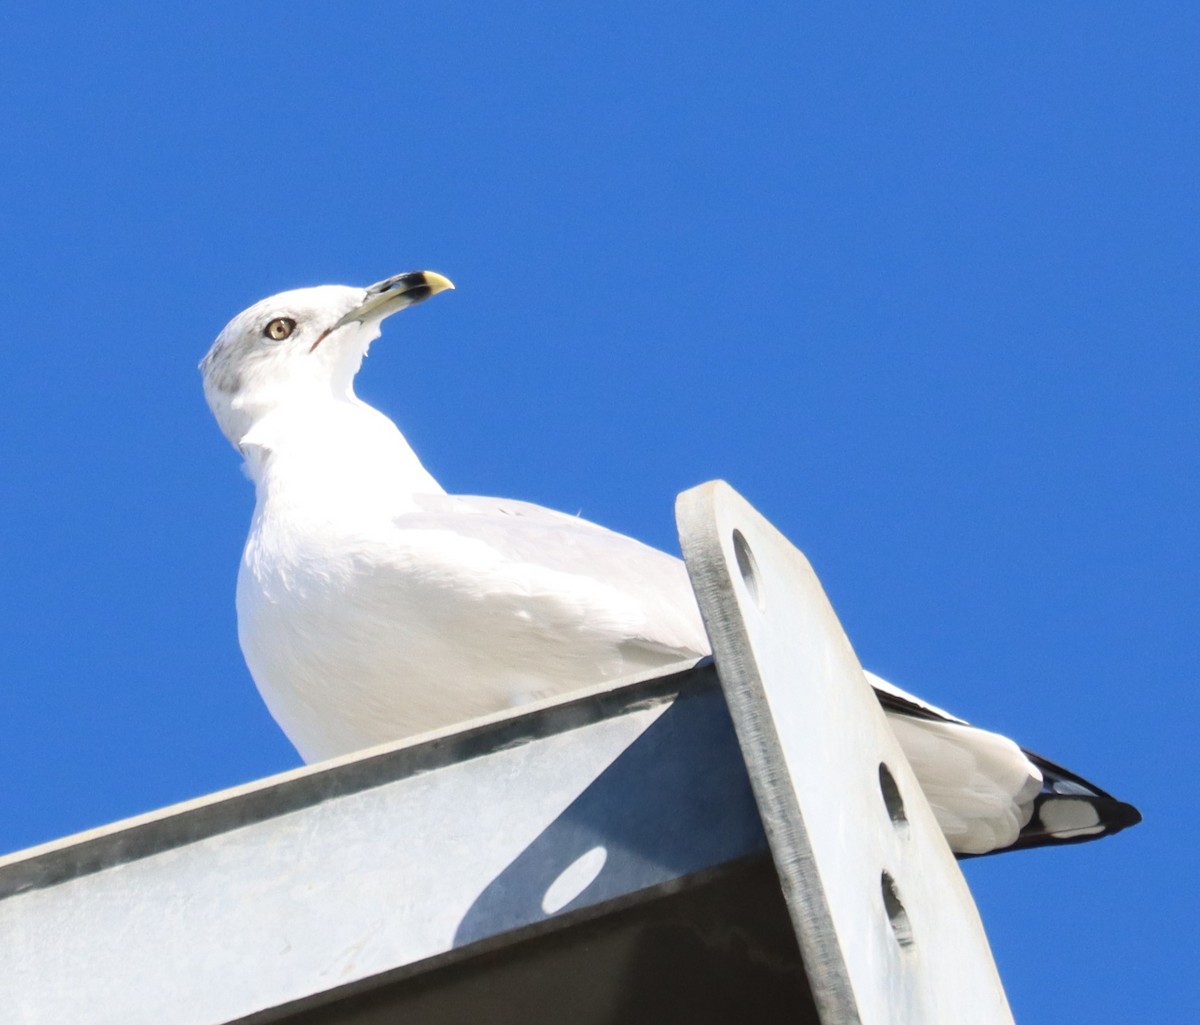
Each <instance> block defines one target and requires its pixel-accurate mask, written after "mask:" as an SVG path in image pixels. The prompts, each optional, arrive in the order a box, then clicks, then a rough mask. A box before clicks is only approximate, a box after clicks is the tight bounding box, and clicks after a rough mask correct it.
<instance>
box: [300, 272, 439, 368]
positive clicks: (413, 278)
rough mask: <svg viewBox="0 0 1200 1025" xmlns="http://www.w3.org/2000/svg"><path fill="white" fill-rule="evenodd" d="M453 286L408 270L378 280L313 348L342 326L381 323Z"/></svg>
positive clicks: (435, 275)
mask: <svg viewBox="0 0 1200 1025" xmlns="http://www.w3.org/2000/svg"><path fill="white" fill-rule="evenodd" d="M453 287H454V283H453V282H452V281H451V280H450V279H449V278H447V277H443V276H442V275H441V274H438V273H437V272H435V271H431V270H414V271H409V272H408V273H406V274H397V275H395V276H394V277H390V278H386V279H385V280H383V281H379V282H377V283H376V284H374V285H371V286H370V287H368V288H367V297H366V299H365V300H363V302H362V303H361V304H360V305H358V306H356V307H354V309H352V310H351V311H350V312H349V313H347V314H346V315H345V316H344V317H342V319H341V320H339V321H338V322H337V323H336V324H334V325H333V327H331V328H330V329H329V330H328V331H326V332H325V334H323V335H321V337H320V338H318V339H317V341H316V343H315V344H314V345H313V348H314V349H315V348H316V347H317V346H318V345H320V344H321V342H322V341H323V340H324V339H325V337H326V336H327V335H329V334H331V333H332V332H334V331H336V330H337V329H338V328H339V327H345V326H346V325H347V324H353V323H354V322H355V321H358V322H360V323H362V322H366V321H379V320H383V318H384V317H390V316H391V315H392V314H393V313H397V312H398V311H400V310H402V309H404V308H405V307H407V306H414V305H416V304H417V303H419V302H424V301H425V300H426V299H428V298H429V297H430V296H431V295H437V294H438V292H445V291H447V290H448V289H451V288H453Z"/></svg>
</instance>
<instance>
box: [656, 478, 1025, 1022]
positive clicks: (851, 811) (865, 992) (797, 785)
mask: <svg viewBox="0 0 1200 1025" xmlns="http://www.w3.org/2000/svg"><path fill="white" fill-rule="evenodd" d="M676 515H677V519H678V522H679V528H680V538H681V541H682V544H683V552H684V558H685V560H686V562H687V564H688V571H689V573H690V574H691V578H692V586H693V588H694V589H695V591H696V595H697V599H698V600H699V602H700V608H701V611H702V613H703V614H704V619H705V625H706V627H707V629H708V633H709V637H710V639H711V640H712V643H713V651H714V655H715V658H716V662H717V666H718V669H719V672H720V676H721V684H722V687H723V688H724V690H725V695H726V699H727V701H728V704H729V709H730V713H731V716H732V718H733V722H734V726H735V728H736V730H737V734H738V739H739V741H740V744H741V748H742V754H743V756H744V758H745V761H746V765H747V767H748V769H749V774H750V779H751V782H752V784H753V787H754V794H755V798H756V800H757V802H758V807H759V811H760V813H761V815H762V820H763V825H764V826H765V830H766V834H767V839H768V841H769V843H770V847H771V852H772V856H773V858H774V860H775V866H776V869H777V871H778V872H779V877H780V881H781V884H782V887H783V893H784V896H785V898H786V900H787V902H788V906H789V909H790V912H791V916H792V921H793V923H794V926H795V929H796V935H797V938H798V940H799V944H800V951H801V955H802V957H803V960H804V965H805V970H806V971H807V972H808V977H809V982H810V984H811V987H812V992H813V997H814V999H815V1001H816V1004H817V1007H818V1009H819V1011H820V1014H821V1020H822V1022H823V1023H824V1025H835V1023H836V1025H843V1023H844V1025H850V1023H862V1025H883V1023H891V1025H896V1023H912V1025H917V1023H920V1025H942V1023H944V1025H951V1023H953V1025H961V1023H962V1022H972V1023H974V1025H1001V1023H1011V1021H1012V1016H1011V1014H1010V1012H1009V1009H1008V1003H1007V1000H1006V999H1005V996H1004V990H1003V987H1002V986H1001V984H1000V978H999V976H998V974H997V972H996V968H995V964H994V963H993V961H992V956H991V951H990V949H989V947H988V943H987V938H986V936H985V935H984V931H983V926H982V925H981V923H980V921H979V915H978V912H977V911H976V908H975V904H974V901H973V900H972V899H971V894H970V891H969V890H968V889H967V885H966V882H965V881H964V879H963V877H962V873H961V872H960V871H959V869H958V866H957V864H956V863H955V860H954V856H953V855H952V854H951V852H950V849H949V847H948V846H947V844H946V841H945V839H944V838H943V836H942V833H941V831H940V830H939V829H938V827H937V824H936V822H935V821H934V818H933V813H932V811H931V810H930V808H929V805H928V803H927V802H926V800H925V797H924V795H923V794H922V793H921V790H920V788H919V786H918V785H917V781H916V779H915V778H914V776H913V774H912V770H911V769H910V768H909V765H908V763H907V761H906V760H905V758H904V755H903V754H902V753H901V751H900V749H899V746H898V745H897V742H896V739H895V737H894V736H893V734H892V731H891V729H890V728H889V727H888V725H887V722H886V720H885V719H884V716H883V712H882V711H881V709H880V707H879V703H878V701H877V700H876V699H875V697H874V695H873V694H872V692H871V689H870V687H869V686H868V685H867V682H866V680H865V678H864V677H863V673H862V667H861V666H860V665H859V663H858V659H857V658H856V656H855V654H854V651H853V649H852V648H851V646H850V642H849V641H848V640H847V639H846V636H845V633H844V632H843V631H842V628H841V624H840V623H839V622H838V619H837V616H836V615H835V613H834V611H833V609H832V608H831V607H830V605H829V601H828V599H827V598H826V597H825V593H824V591H823V590H822V588H821V585H820V582H819V581H818V580H817V577H816V575H815V574H814V573H813V570H812V567H811V566H810V565H809V563H808V560H807V559H806V558H805V557H804V556H803V555H802V554H801V553H800V552H799V551H798V550H797V549H796V548H794V547H793V546H792V545H791V544H790V543H789V542H788V541H787V539H786V538H784V537H783V536H782V535H781V534H780V533H779V532H778V531H776V530H775V528H774V527H772V526H771V524H769V523H768V522H767V521H766V520H765V519H763V517H762V516H760V515H759V514H758V513H757V512H756V511H755V510H754V509H753V508H752V507H751V506H750V505H749V504H748V503H747V502H746V501H745V500H744V499H742V498H741V496H740V495H738V494H737V493H736V492H735V491H733V489H731V488H730V487H729V486H728V485H726V484H724V483H722V482H713V483H710V484H705V485H701V486H700V487H698V488H694V489H692V490H691V491H687V492H685V493H684V494H682V495H681V496H680V498H679V502H678V504H677V507H676Z"/></svg>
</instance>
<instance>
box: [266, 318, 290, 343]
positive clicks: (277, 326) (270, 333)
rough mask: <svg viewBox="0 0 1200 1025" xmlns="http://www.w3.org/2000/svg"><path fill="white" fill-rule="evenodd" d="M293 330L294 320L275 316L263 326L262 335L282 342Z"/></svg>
mask: <svg viewBox="0 0 1200 1025" xmlns="http://www.w3.org/2000/svg"><path fill="white" fill-rule="evenodd" d="M295 330H296V322H295V321H294V320H292V318H291V317H276V318H275V319H274V320H273V321H271V323H269V324H268V325H267V326H266V327H265V328H263V335H264V336H265V337H267V338H271V339H274V340H275V341H277V342H282V341H283V340H284V339H285V338H287V337H288V336H289V335H291V333H292V332H293V331H295Z"/></svg>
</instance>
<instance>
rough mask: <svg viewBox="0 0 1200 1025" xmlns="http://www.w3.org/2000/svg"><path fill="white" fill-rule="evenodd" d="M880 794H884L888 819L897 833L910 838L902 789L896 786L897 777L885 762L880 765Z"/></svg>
mask: <svg viewBox="0 0 1200 1025" xmlns="http://www.w3.org/2000/svg"><path fill="white" fill-rule="evenodd" d="M879 792H880V793H881V794H883V804H884V807H886V808H887V813H888V817H889V818H890V819H891V820H892V825H893V826H895V827H896V832H897V833H899V834H900V835H901V836H908V816H907V815H906V814H905V812H904V798H902V797H901V796H900V788H899V787H898V786H896V777H895V776H893V775H892V770H891V769H889V768H888V767H887V764H886V763H885V762H880V763H879Z"/></svg>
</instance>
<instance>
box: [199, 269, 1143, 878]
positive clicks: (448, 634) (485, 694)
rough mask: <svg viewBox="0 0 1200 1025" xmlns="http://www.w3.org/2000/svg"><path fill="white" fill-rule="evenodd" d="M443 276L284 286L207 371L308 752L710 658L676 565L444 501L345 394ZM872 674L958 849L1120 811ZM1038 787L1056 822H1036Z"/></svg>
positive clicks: (250, 636)
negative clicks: (239, 474) (385, 335)
mask: <svg viewBox="0 0 1200 1025" xmlns="http://www.w3.org/2000/svg"><path fill="white" fill-rule="evenodd" d="M450 287H452V286H451V285H450V283H449V282H448V281H446V279H445V278H442V277H441V276H440V275H435V274H432V273H428V272H414V273H411V274H404V275H398V276H397V277H394V278H389V279H388V280H386V281H383V282H380V283H379V284H378V285H373V286H371V287H370V288H368V289H361V288H345V287H339V286H323V287H320V288H310V289H302V290H298V291H293V292H285V293H282V294H280V295H277V296H273V297H272V298H270V299H265V300H263V301H262V302H260V303H258V304H256V305H255V306H252V307H251V308H250V309H248V310H246V311H245V312H243V313H241V314H239V315H238V316H237V317H235V318H234V319H233V320H232V321H231V322H230V323H229V325H228V326H227V327H226V328H225V329H224V331H222V332H221V334H220V336H219V337H218V338H217V340H216V342H215V344H214V345H213V347H212V349H211V350H210V351H209V353H208V355H207V356H206V357H205V358H204V360H203V362H202V363H201V370H202V373H203V375H204V387H205V394H206V397H207V399H208V402H209V405H210V407H211V408H212V411H213V414H214V415H215V416H216V418H217V421H218V423H219V424H220V426H221V429H222V430H223V431H224V433H225V435H226V437H228V438H229V440H230V441H231V442H232V443H233V444H234V445H235V446H236V447H237V448H238V449H239V451H240V452H241V453H242V455H243V456H244V457H245V460H246V466H247V469H248V472H249V474H250V476H251V478H252V479H253V480H254V483H255V487H256V491H257V504H256V507H255V511H254V518H253V521H252V524H251V528H250V534H249V537H248V538H247V541H246V547H245V553H244V555H243V559H242V564H241V570H240V573H239V576H238V590H237V609H238V636H239V639H240V641H241V645H242V650H243V652H244V654H245V657H246V662H247V665H248V666H249V668H250V672H251V674H252V676H253V677H254V680H255V682H256V684H257V686H258V688H259V691H260V692H261V693H262V696H263V698H264V700H265V701H266V703H267V705H268V707H269V708H270V710H271V713H272V715H274V717H275V719H276V720H277V721H278V722H279V724H280V726H281V727H282V728H283V730H284V731H285V732H286V733H287V735H288V737H289V738H290V739H291V741H292V743H294V744H295V746H296V748H297V749H298V750H299V752H300V754H301V755H302V756H303V757H304V758H305V759H306V760H307V761H316V760H319V759H324V758H329V757H332V756H335V755H340V754H344V753H347V752H350V751H354V750H357V749H360V748H363V747H366V746H369V745H372V744H376V743H382V742H386V741H391V740H395V739H398V738H401V737H404V736H409V735H412V734H415V733H418V732H423V731H425V730H428V729H432V728H435V727H439V726H445V725H449V724H453V723H456V722H460V721H463V720H466V719H470V718H473V717H475V716H480V715H484V714H487V713H490V712H495V711H497V710H499V709H503V708H506V707H511V706H513V705H517V704H520V703H523V702H527V701H530V700H533V699H536V698H539V697H545V696H549V695H552V694H556V693H562V692H566V691H569V690H574V689H577V688H579V687H584V686H587V685H590V684H594V683H597V682H600V681H602V680H606V679H613V678H617V677H621V676H625V675H629V674H631V673H634V672H638V671H641V670H647V669H654V668H657V667H660V666H666V665H669V664H671V663H677V662H679V661H681V660H683V659H687V658H692V657H696V658H698V657H700V656H702V655H704V654H707V652H708V641H707V638H706V635H705V632H704V628H703V625H702V623H701V620H700V616H699V612H698V611H697V609H696V606H695V602H694V599H693V597H692V591H691V587H690V585H689V583H688V579H687V574H686V572H685V570H684V567H683V564H682V563H681V562H680V561H679V560H678V559H675V558H673V557H671V556H669V555H666V554H664V553H662V552H659V551H656V550H655V549H652V548H649V547H647V546H646V545H643V544H641V543H639V542H637V541H634V540H632V539H631V538H628V537H624V536H622V535H620V534H616V533H614V532H612V531H609V530H606V529H604V528H603V527H599V526H596V525H594V524H591V523H589V522H587V521H586V520H582V519H579V518H577V517H571V516H567V515H564V514H562V513H557V512H552V511H550V510H548V509H543V508H541V507H539V506H534V505H530V504H528V503H523V502H515V501H503V500H499V499H490V498H477V497H467V496H453V495H447V494H446V493H445V492H444V491H443V489H442V488H441V487H440V486H439V485H438V484H437V482H436V481H435V480H434V479H433V478H432V477H431V476H430V475H429V473H428V472H427V471H426V470H425V469H424V467H422V466H421V463H420V461H419V460H418V458H417V457H416V455H415V454H414V452H413V451H412V449H411V448H410V447H409V445H408V443H407V442H406V441H405V439H404V437H403V436H402V435H401V434H400V432H399V430H398V429H397V428H396V426H395V425H394V424H393V423H392V422H391V420H389V419H388V418H387V417H385V416H384V415H383V414H381V413H379V412H378V411H377V410H375V409H373V408H371V407H370V406H368V405H366V404H365V403H363V402H362V401H361V400H359V399H358V398H357V397H356V396H355V394H354V389H353V380H354V375H355V374H356V373H357V371H358V369H359V366H360V364H361V362H362V358H363V356H364V355H365V353H366V351H367V348H368V346H369V345H370V343H371V341H372V340H373V339H375V338H376V337H378V335H379V330H380V328H379V325H380V323H381V321H382V320H383V318H384V317H386V316H387V315H389V314H390V313H392V312H394V311H395V310H397V309H401V308H403V307H404V306H407V305H411V304H412V303H414V302H417V301H420V300H421V299H424V298H426V297H427V296H429V295H431V294H434V293H436V292H439V291H442V290H443V289H446V288H450ZM872 683H873V684H874V685H875V687H876V690H877V692H878V693H879V695H880V700H881V702H882V703H883V704H884V707H885V711H887V713H888V715H889V717H890V719H891V722H892V725H893V728H894V729H895V731H896V735H897V738H898V739H899V742H900V744H901V746H902V747H903V749H904V751H905V754H906V755H907V756H908V758H909V761H910V762H911V763H912V766H913V769H914V771H915V772H916V775H917V778H918V779H919V780H920V782H921V785H922V787H923V789H924V790H925V793H926V795H927V797H928V798H929V800H930V803H931V805H932V806H933V809H934V812H935V814H936V815H937V818H938V821H939V823H940V825H941V826H942V829H943V830H944V832H945V834H946V836H947V838H948V839H949V841H950V844H951V846H952V847H953V848H954V850H956V851H958V852H960V853H963V854H979V853H986V852H988V851H992V850H996V849H1001V848H1006V847H1011V846H1014V845H1018V846H1024V845H1030V844H1035V843H1042V842H1055V841H1059V842H1061V841H1064V840H1071V839H1077V838H1081V837H1082V836H1085V835H1091V834H1098V833H1102V832H1114V831H1116V829H1119V828H1121V827H1122V826H1124V825H1127V824H1129V816H1128V814H1127V813H1122V815H1123V816H1124V817H1123V818H1122V815H1118V814H1116V813H1114V812H1113V811H1112V808H1117V809H1128V808H1129V806H1127V805H1121V804H1120V802H1116V801H1113V800H1112V799H1111V798H1109V797H1108V795H1106V794H1104V793H1103V792H1102V791H1099V790H1097V789H1096V788H1094V787H1091V785H1090V784H1086V783H1085V782H1084V781H1082V780H1080V779H1078V777H1074V776H1071V775H1070V774H1069V773H1065V772H1064V771H1063V770H1059V769H1058V768H1057V767H1056V766H1052V765H1050V763H1045V762H1040V760H1038V759H1037V758H1036V756H1027V755H1026V754H1025V753H1024V752H1022V751H1021V749H1020V748H1019V747H1017V745H1016V744H1015V743H1013V742H1012V741H1011V740H1008V739H1007V738H1005V737H1001V736H999V735H997V734H994V733H988V732H987V731H984V730H979V729H976V728H973V727H970V726H968V725H967V724H965V723H963V722H962V721H961V720H956V719H954V718H953V717H952V716H949V715H948V714H946V713H943V712H941V711H940V710H939V709H934V708H932V707H931V706H928V705H925V704H923V703H922V702H920V701H919V700H918V699H916V698H914V697H912V696H911V695H908V694H906V693H905V692H903V691H900V690H898V689H897V688H895V687H893V686H892V685H890V684H887V683H886V682H885V681H882V680H879V679H878V678H872ZM1064 787H1066V788H1067V789H1068V790H1069V789H1070V788H1074V791H1072V792H1068V793H1063V790H1064ZM1056 788H1057V789H1056ZM1051 797H1053V798H1054V799H1055V804H1054V809H1055V814H1056V816H1057V819H1056V821H1057V822H1058V827H1057V828H1054V829H1050V828H1048V825H1049V823H1048V822H1042V821H1041V818H1042V816H1040V815H1039V811H1040V809H1041V808H1042V806H1043V805H1044V803H1045V801H1046V800H1048V799H1049V798H1051ZM1105 802H1107V804H1105ZM1109 805H1111V808H1110V807H1109ZM1047 809H1048V806H1047ZM1064 809H1065V810H1064ZM1097 809H1099V810H1097ZM1129 811H1132V809H1129ZM1133 815H1136V812H1133ZM1114 816H1115V817H1114ZM1046 818H1049V816H1046ZM1118 819H1120V821H1118ZM1098 823H1102V825H1100V826H1099V827H1098ZM1023 830H1024V831H1025V832H1024V833H1023V832H1022V831H1023Z"/></svg>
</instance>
